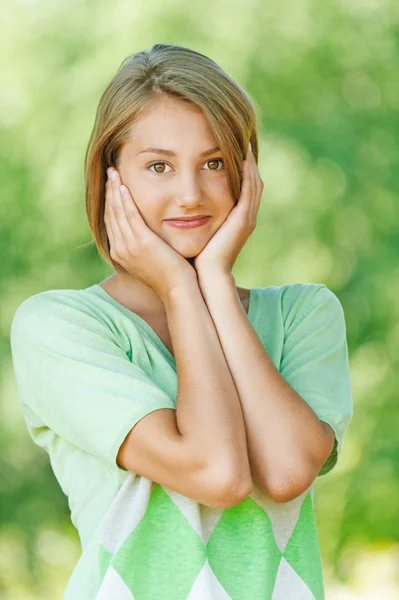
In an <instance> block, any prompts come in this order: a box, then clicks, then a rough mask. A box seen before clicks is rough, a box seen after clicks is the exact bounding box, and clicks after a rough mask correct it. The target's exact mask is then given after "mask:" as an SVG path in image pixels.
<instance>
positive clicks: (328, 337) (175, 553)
mask: <svg viewBox="0 0 399 600" xmlns="http://www.w3.org/2000/svg"><path fill="white" fill-rule="evenodd" d="M248 319H249V321H250V323H251V325H252V327H253V328H254V330H255V331H256V333H257V335H258V336H259V338H260V340H261V341H262V343H263V345H264V347H265V349H266V350H267V352H268V353H269V355H270V357H271V359H272V360H273V363H274V364H275V365H276V367H277V368H278V369H279V371H280V372H281V374H282V375H283V377H284V378H285V379H286V380H287V381H288V382H289V383H290V385H291V386H292V387H293V388H294V389H295V390H296V392H297V393H298V394H300V395H301V397H302V398H303V399H304V400H305V401H306V402H307V403H308V404H309V405H310V407H311V408H312V409H313V410H314V412H315V413H316V414H317V416H318V417H319V419H321V420H323V421H325V422H327V423H329V424H330V425H331V427H332V428H333V430H334V432H335V444H334V448H333V450H332V452H331V455H330V457H329V458H328V460H327V461H326V462H325V464H324V465H323V468H322V469H321V471H320V473H319V475H321V474H324V473H327V472H328V471H329V470H330V469H332V468H333V466H334V465H335V464H336V462H337V457H338V455H339V454H340V452H341V448H342V442H343V436H344V432H345V429H346V427H347V425H348V423H349V421H350V420H351V417H352V410H353V409H352V397H351V389H350V380H349V364H348V350H347V341H346V327H345V319H344V313H343V309H342V306H341V304H340V301H339V300H338V298H337V296H336V295H335V294H334V293H333V292H332V291H331V290H329V288H327V287H326V286H325V285H324V284H318V283H292V284H286V285H282V286H268V287H264V288H262V287H259V288H251V290H250V304H249V312H248ZM11 349H12V357H13V365H14V372H15V377H16V382H17V390H18V397H19V402H20V404H21V408H22V411H23V415H24V418H25V421H26V425H27V428H28V431H29V433H30V435H31V437H32V439H33V441H34V442H35V443H36V444H37V445H39V446H41V447H42V448H44V449H45V450H46V451H47V452H48V454H49V457H50V462H51V466H52V469H53V472H54V474H55V476H56V478H57V480H58V482H59V484H60V486H61V488H62V490H63V491H64V493H65V494H66V495H67V497H68V502H69V507H70V511H71V521H72V523H73V524H74V526H75V527H76V528H77V530H78V532H79V537H80V541H81V545H82V554H81V557H80V559H79V560H78V562H77V564H76V566H75V568H74V570H73V573H72V575H71V577H70V579H69V581H68V585H67V588H66V591H65V595H64V600H111V599H116V598H117V599H118V600H159V599H160V598H162V599H163V600H185V599H188V600H229V599H231V600H267V599H272V598H273V600H287V599H288V598H295V599H299V598H301V600H315V599H316V600H322V599H323V598H324V586H323V574H322V563H321V556H320V549H319V541H318V534H317V528H316V521H315V514H314V494H313V485H312V486H310V488H309V489H308V490H306V491H305V492H304V493H302V494H301V495H300V496H299V497H297V498H295V499H294V500H292V501H290V502H286V503H275V502H273V501H272V500H271V499H270V498H269V497H268V496H267V495H266V494H265V493H264V492H263V491H262V490H261V489H260V488H259V487H258V486H257V485H256V484H254V487H253V490H252V492H251V493H250V495H249V496H247V497H246V498H245V499H244V500H243V501H242V502H240V503H238V504H237V505H235V506H232V507H228V508H224V509H223V508H212V507H210V506H207V505H204V504H199V503H197V502H196V501H195V500H193V499H191V498H188V497H185V496H183V495H181V494H179V493H177V492H176V491H174V490H172V489H169V488H167V487H166V486H162V485H159V484H157V483H156V482H152V481H150V480H149V479H146V478H145V477H142V476H140V475H137V474H136V473H133V472H130V471H126V470H125V469H123V468H121V467H119V466H118V465H117V463H116V456H117V454H118V449H119V447H120V446H121V444H122V442H123V441H124V439H125V437H126V435H127V433H128V432H129V431H130V430H131V429H132V427H133V426H134V425H135V423H137V422H138V421H139V420H140V419H141V418H142V417H144V416H145V415H146V414H148V413H150V412H151V411H153V410H157V409H160V408H173V409H176V396H177V387H178V378H177V371H176V361H175V359H174V357H173V355H172V354H171V353H170V352H169V350H168V349H167V348H166V346H165V345H164V344H163V342H162V341H161V339H160V338H159V337H158V335H157V334H156V333H155V331H154V330H153V329H152V328H151V327H150V326H149V325H148V324H147V323H146V322H145V321H144V320H143V319H142V318H141V317H139V316H138V315H136V314H135V313H133V312H132V311H130V310H129V309H127V308H125V307H124V306H122V305H121V304H119V303H118V302H117V301H116V300H115V299H114V298H112V297H111V296H110V295H109V294H108V293H107V292H106V291H105V290H104V289H103V288H102V287H101V286H100V285H98V284H95V285H92V286H90V287H88V288H86V289H78V290H75V289H71V290H68V289H63V290H49V291H45V292H41V293H38V294H35V295H33V296H31V297H29V298H27V299H26V300H25V301H24V302H23V303H22V304H21V305H20V306H19V307H18V308H17V310H16V312H15V315H14V318H13V322H12V326H11ZM55 551H56V549H55Z"/></svg>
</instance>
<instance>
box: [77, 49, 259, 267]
mask: <svg viewBox="0 0 399 600" xmlns="http://www.w3.org/2000/svg"><path fill="white" fill-rule="evenodd" d="M162 96H170V97H175V98H179V99H180V100H182V101H186V102H190V103H193V104H195V105H197V106H198V107H199V108H200V109H202V111H203V113H204V115H205V116H206V117H207V119H208V121H209V124H210V126H211V128H212V131H213V133H214V135H215V138H216V140H217V142H218V145H219V147H220V150H221V154H222V155H223V159H224V166H225V169H226V172H227V178H228V182H229V186H230V190H231V192H232V196H233V198H235V199H236V202H237V201H238V198H239V195H240V190H241V183H242V161H243V160H245V156H246V152H247V148H248V142H251V145H252V152H253V154H254V157H255V160H256V162H258V148H259V142H258V130H259V123H260V111H259V107H258V105H257V104H256V102H255V101H254V100H253V98H252V97H251V96H250V95H249V94H248V93H247V92H246V91H245V90H244V89H243V88H242V87H241V86H240V85H239V84H238V83H236V82H235V81H234V80H233V79H232V78H231V77H230V76H229V75H228V74H227V73H226V72H225V71H224V70H223V69H222V68H221V67H220V66H219V65H218V64H217V63H215V62H214V61H213V60H212V59H210V58H208V57H207V56H205V55H204V54H201V53H200V52H196V51H195V50H191V49H189V48H185V47H183V46H176V45H172V44H154V45H153V47H152V48H151V49H150V50H143V51H140V52H136V53H134V54H132V55H130V56H128V57H127V58H126V59H125V60H124V61H123V62H122V64H121V66H120V67H119V70H118V71H117V73H116V75H115V76H114V77H113V79H112V80H111V81H110V83H109V84H108V86H107V88H106V89H105V91H104V92H103V94H102V96H101V98H100V102H99V105H98V108H97V112H96V117H95V122H94V126H93V130H92V132H91V135H90V139H89V143H88V147H87V150H86V155H85V163H84V178H85V198H86V214H87V218H88V222H89V226H90V229H91V232H92V234H93V237H94V242H95V244H96V246H97V249H98V251H99V253H100V255H101V256H102V257H103V258H105V260H106V261H107V262H108V263H110V264H112V266H113V267H114V268H115V270H116V271H118V272H125V269H123V268H122V267H121V266H120V265H119V264H118V263H116V262H115V261H114V260H113V259H112V258H111V256H110V245H109V240H108V235H107V230H106V227H105V222H104V209H105V186H106V181H107V168H108V167H111V166H113V167H115V168H118V158H119V155H120V150H121V148H122V146H123V145H124V144H126V143H127V142H128V141H129V140H130V137H131V126H132V124H133V123H134V120H135V119H136V118H137V117H138V116H139V115H140V113H141V112H143V111H144V110H145V109H148V108H149V107H150V106H151V104H152V103H153V102H156V101H157V99H159V98H160V97H162Z"/></svg>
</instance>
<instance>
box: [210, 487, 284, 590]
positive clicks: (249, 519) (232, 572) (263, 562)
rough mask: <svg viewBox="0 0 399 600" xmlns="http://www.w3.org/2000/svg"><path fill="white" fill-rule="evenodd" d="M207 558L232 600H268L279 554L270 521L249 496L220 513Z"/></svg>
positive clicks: (211, 537) (279, 558) (272, 586)
mask: <svg viewBox="0 0 399 600" xmlns="http://www.w3.org/2000/svg"><path fill="white" fill-rule="evenodd" d="M207 556H208V560H209V564H210V566H211V569H212V571H213V572H214V574H215V576H216V577H217V578H218V580H219V581H220V583H221V584H222V586H223V587H224V589H225V590H226V592H227V593H228V594H229V596H230V597H231V598H232V600H265V598H271V596H272V592H273V588H274V583H275V581H276V574H277V570H278V566H279V564H280V560H281V556H282V554H281V551H280V549H279V547H278V546H277V544H276V542H275V539H274V535H273V529H272V524H271V521H270V518H269V517H268V515H267V514H266V513H265V511H264V510H263V509H262V508H261V507H260V506H259V505H258V504H257V503H256V502H254V501H253V500H252V499H251V498H250V497H249V496H248V497H247V498H245V499H244V500H243V501H242V502H240V503H239V504H236V505H235V506H232V507H229V508H226V509H225V510H224V511H223V513H222V516H221V517H220V519H219V521H218V523H217V525H216V527H215V529H214V531H213V532H212V534H211V536H210V538H209V540H208V544H207Z"/></svg>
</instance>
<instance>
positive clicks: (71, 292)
mask: <svg viewBox="0 0 399 600" xmlns="http://www.w3.org/2000/svg"><path fill="white" fill-rule="evenodd" d="M101 316H102V313H101V310H99V309H98V308H97V307H96V305H95V304H93V302H92V301H91V298H90V296H89V294H87V293H86V292H85V290H84V289H83V290H80V289H59V290H46V291H43V292H39V293H37V294H34V295H32V296H29V297H28V298H26V299H25V300H24V301H23V302H22V303H21V304H20V305H19V306H18V307H17V309H16V310H15V312H14V315H13V318H12V322H11V336H15V335H16V334H17V332H23V333H24V334H27V333H28V332H29V331H43V330H51V331H52V332H54V331H55V330H57V329H58V327H65V326H72V325H74V324H75V325H79V326H83V327H84V326H85V325H86V326H88V327H92V326H94V325H95V324H96V323H100V322H101Z"/></svg>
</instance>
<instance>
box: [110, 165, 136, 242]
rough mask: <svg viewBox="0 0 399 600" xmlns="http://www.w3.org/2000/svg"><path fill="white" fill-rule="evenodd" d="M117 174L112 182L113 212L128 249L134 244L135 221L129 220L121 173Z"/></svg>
mask: <svg viewBox="0 0 399 600" xmlns="http://www.w3.org/2000/svg"><path fill="white" fill-rule="evenodd" d="M114 173H116V177H115V179H114V180H112V184H111V185H112V201H113V204H112V212H113V215H114V218H115V220H116V222H117V224H118V228H119V231H120V235H121V239H122V240H123V242H124V244H125V246H126V247H128V245H129V244H131V242H132V238H133V237H134V231H133V227H132V225H133V219H132V218H131V217H130V220H129V219H128V218H127V215H126V210H125V201H124V200H123V199H122V196H123V197H125V196H126V192H125V193H124V194H122V193H121V190H120V186H121V183H122V182H121V179H120V177H119V173H118V172H117V171H114Z"/></svg>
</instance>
